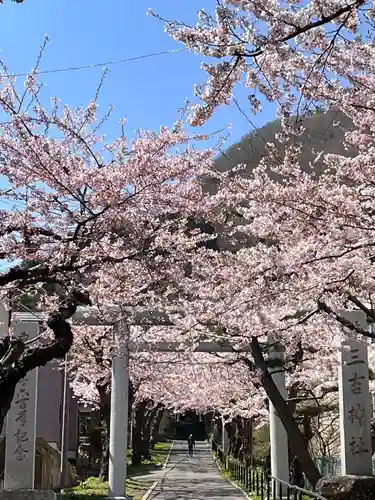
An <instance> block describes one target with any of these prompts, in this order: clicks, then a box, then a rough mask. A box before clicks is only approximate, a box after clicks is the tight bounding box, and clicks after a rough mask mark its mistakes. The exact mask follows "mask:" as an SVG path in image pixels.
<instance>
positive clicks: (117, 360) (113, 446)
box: [12, 307, 289, 500]
mask: <svg viewBox="0 0 375 500" xmlns="http://www.w3.org/2000/svg"><path fill="white" fill-rule="evenodd" d="M126 309H127V308H123V309H122V311H120V309H119V308H116V310H117V311H118V318H119V319H118V320H117V321H114V322H110V323H105V322H103V321H102V320H101V319H100V311H99V310H98V309H96V308H94V307H93V308H83V307H81V308H78V309H77V312H76V313H75V314H74V315H73V317H72V318H71V320H70V321H71V322H72V323H73V324H75V325H77V326H78V325H91V326H112V327H114V332H115V336H116V338H117V346H118V347H117V349H116V352H115V353H114V355H113V358H112V369H111V370H112V379H111V420H110V440H109V441H110V442H109V486H108V497H109V498H111V499H116V500H125V498H126V477H127V474H126V451H127V437H128V398H129V371H128V368H129V351H132V350H136V351H138V352H139V351H143V352H144V351H150V352H164V353H173V352H184V350H183V349H181V345H182V343H179V342H157V343H153V342H142V343H133V342H129V331H128V328H127V325H126V322H125V318H123V317H122V316H121V315H123V314H124V312H125V313H126ZM129 312H131V313H132V316H133V320H134V324H142V325H146V326H153V325H154V326H155V325H164V324H165V325H166V326H167V325H168V324H169V325H171V323H170V321H169V320H168V317H167V315H166V314H164V313H160V312H159V311H156V310H150V309H143V310H142V309H139V310H138V311H137V312H136V314H134V311H133V310H131V309H130V308H129ZM12 319H13V320H14V321H21V322H22V321H24V322H26V321H27V322H33V321H34V322H41V321H42V320H43V319H45V316H44V315H43V314H41V313H35V314H34V313H13V314H12ZM168 321H169V322H168ZM194 352H206V353H219V352H222V353H230V352H232V353H238V352H240V353H241V352H242V353H244V352H251V347H250V346H249V345H247V346H244V347H242V348H240V349H237V348H236V349H234V347H233V345H232V344H231V343H228V342H226V343H224V342H223V343H219V342H200V343H199V344H198V346H197V347H196V348H195V349H194ZM272 356H273V358H274V359H275V358H277V357H280V359H284V353H283V352H277V351H274V352H273V354H272ZM274 381H275V384H276V386H277V387H278V389H279V390H280V392H281V394H282V395H283V396H284V397H285V374H283V373H282V372H278V373H277V374H275V375H274ZM271 407H272V405H271ZM270 431H271V432H270V434H271V436H270V439H271V450H272V451H271V454H272V458H273V460H272V475H273V476H274V477H278V478H279V479H281V480H284V481H288V480H289V467H288V461H287V460H286V459H285V457H287V456H288V442H287V437H286V432H285V429H284V427H283V425H282V424H281V421H280V420H279V418H278V416H277V415H276V412H275V411H274V410H273V411H272V409H271V411H270ZM285 464H286V465H285Z"/></svg>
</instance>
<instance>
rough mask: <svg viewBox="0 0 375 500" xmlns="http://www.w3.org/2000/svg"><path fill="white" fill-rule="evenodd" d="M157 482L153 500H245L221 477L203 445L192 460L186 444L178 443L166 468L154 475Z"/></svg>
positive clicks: (201, 444)
mask: <svg viewBox="0 0 375 500" xmlns="http://www.w3.org/2000/svg"><path fill="white" fill-rule="evenodd" d="M155 480H159V484H158V486H157V487H156V489H155V490H154V492H153V494H152V495H151V497H150V500H153V499H156V500H189V499H191V500H203V499H209V500H214V499H221V498H230V499H232V500H239V499H243V498H245V496H244V495H243V493H242V492H241V491H240V490H238V489H237V488H235V487H234V486H233V485H232V484H231V483H229V481H227V480H226V479H224V478H223V477H222V476H221V474H220V472H219V470H218V469H217V467H216V465H215V462H214V461H213V458H212V455H211V450H210V448H209V446H208V445H207V444H206V443H204V442H197V447H196V450H195V453H194V456H193V457H189V455H188V453H187V445H186V443H183V442H181V441H178V442H176V444H175V446H174V448H173V451H172V454H171V458H170V461H169V464H168V466H167V468H166V469H165V470H163V471H161V472H159V473H158V474H157V476H156V475H155Z"/></svg>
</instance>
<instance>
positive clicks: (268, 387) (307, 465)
mask: <svg viewBox="0 0 375 500" xmlns="http://www.w3.org/2000/svg"><path fill="white" fill-rule="evenodd" d="M251 353H252V356H253V359H254V363H255V366H256V368H258V369H259V370H260V373H261V384H262V386H263V388H264V390H265V391H266V394H267V396H268V398H269V399H270V401H271V402H272V404H273V406H274V407H275V409H276V411H277V414H278V416H279V418H280V420H281V422H282V423H283V425H284V428H285V430H286V432H287V435H288V439H289V443H290V447H291V450H292V452H293V453H294V454H295V455H296V457H297V458H298V462H299V464H300V466H301V469H302V471H303V472H304V473H305V474H306V477H307V479H308V480H309V482H310V484H311V485H312V486H313V487H314V488H315V486H316V484H317V482H318V481H319V479H320V478H321V474H320V472H319V470H318V468H317V467H316V465H315V463H314V461H313V459H312V458H311V456H310V453H309V450H308V447H307V445H306V441H305V439H304V437H303V434H302V432H301V431H300V429H299V427H298V425H297V423H296V421H295V420H294V418H293V415H292V414H291V412H290V409H289V407H288V404H287V402H286V401H285V400H284V398H283V397H282V396H281V394H280V391H279V390H278V389H277V387H276V385H275V383H274V381H273V379H272V376H271V374H270V372H269V371H268V369H267V365H266V362H265V360H264V357H263V353H262V350H261V348H260V345H259V342H258V339H257V338H256V337H252V339H251Z"/></svg>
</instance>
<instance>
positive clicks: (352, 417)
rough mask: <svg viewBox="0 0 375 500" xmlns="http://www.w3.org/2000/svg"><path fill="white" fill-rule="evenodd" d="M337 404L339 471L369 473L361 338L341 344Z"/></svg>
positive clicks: (365, 374)
mask: <svg viewBox="0 0 375 500" xmlns="http://www.w3.org/2000/svg"><path fill="white" fill-rule="evenodd" d="M355 312H359V311H355ZM364 321H366V318H364ZM361 326H362V327H364V325H363V324H362V325H361ZM339 407H340V441H341V475H357V476H371V475H372V453H371V435H370V401H369V379H368V359H367V346H366V344H365V343H364V342H358V341H356V340H348V341H345V342H343V343H342V345H341V350H340V367H339Z"/></svg>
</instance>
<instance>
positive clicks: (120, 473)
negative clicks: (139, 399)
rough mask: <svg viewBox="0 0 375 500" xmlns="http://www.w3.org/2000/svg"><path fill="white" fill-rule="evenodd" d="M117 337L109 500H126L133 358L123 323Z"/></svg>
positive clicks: (116, 333)
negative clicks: (130, 355) (129, 403)
mask: <svg viewBox="0 0 375 500" xmlns="http://www.w3.org/2000/svg"><path fill="white" fill-rule="evenodd" d="M115 338H116V344H117V352H116V353H115V355H114V356H113V358H112V382H111V424H110V436H109V471H108V476H109V477H108V497H109V498H112V499H115V498H116V499H118V500H120V499H122V500H124V499H125V498H126V486H125V483H126V454H127V448H128V443H127V441H128V401H129V371H128V370H129V358H128V329H127V325H126V324H125V323H124V322H122V321H119V322H118V323H117V324H116V326H115Z"/></svg>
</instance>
